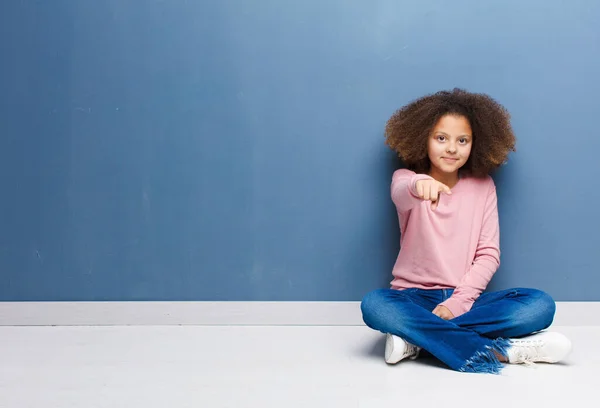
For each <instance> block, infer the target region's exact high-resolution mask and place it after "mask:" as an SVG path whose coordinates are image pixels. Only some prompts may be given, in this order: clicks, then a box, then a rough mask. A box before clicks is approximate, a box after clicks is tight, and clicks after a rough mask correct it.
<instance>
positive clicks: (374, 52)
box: [0, 0, 600, 300]
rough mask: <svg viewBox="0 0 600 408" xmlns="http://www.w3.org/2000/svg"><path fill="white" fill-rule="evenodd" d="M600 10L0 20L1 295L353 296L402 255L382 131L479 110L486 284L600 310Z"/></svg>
mask: <svg viewBox="0 0 600 408" xmlns="http://www.w3.org/2000/svg"><path fill="white" fill-rule="evenodd" d="M598 16H600V3H599V2H597V1H594V0H588V1H573V2H564V1H541V0H536V1H527V2H524V1H516V0H513V1H493V2H492V1H485V2H481V1H475V0H472V1H466V0H463V1H454V2H452V4H451V5H450V4H449V3H448V2H446V1H441V0H438V1H427V2H415V1H407V0H404V1H398V0H387V1H369V2H348V1H343V0H318V1H317V0H307V1H302V2H293V3H292V2H281V1H276V0H271V1H267V0H259V1H242V0H230V1H218V0H213V1H191V0H189V1H184V0H178V1H176V0H170V1H168V0H165V1H150V0H148V1H132V0H129V1H123V0H98V1H92V0H85V1H84V0H78V1H76V0H71V1H67V0H55V1H51V2H50V1H33V0H29V1H27V0H24V1H17V0H5V1H2V2H1V3H0V32H1V34H2V35H1V36H0V47H1V48H0V50H1V55H0V60H1V64H0V177H1V184H0V185H1V188H2V196H1V197H2V198H1V200H0V300H142V299H143V300H359V299H360V298H361V296H362V295H363V294H364V293H365V292H366V291H368V290H371V289H373V288H376V287H381V286H387V284H388V282H389V281H390V279H391V275H390V273H391V268H392V265H393V262H394V259H395V257H396V253H397V250H398V239H399V236H398V225H397V219H396V215H395V212H394V208H393V206H392V203H391V201H390V198H389V182H390V178H391V174H392V172H393V170H394V169H395V168H396V166H397V165H398V163H397V161H396V159H395V157H394V155H393V153H392V152H390V151H388V150H387V148H386V147H385V146H384V143H383V142H384V139H383V126H384V124H385V121H386V120H387V118H388V117H389V116H390V115H391V114H392V112H393V111H394V110H395V109H397V108H399V107H400V106H401V105H403V104H405V103H406V102H408V101H409V100H411V99H413V98H416V97H418V96H421V95H422V94H424V93H429V92H433V91H437V90H439V89H445V88H452V87H455V86H459V87H464V88H467V89H469V90H472V91H477V92H487V93H490V94H492V95H493V96H494V97H496V98H497V99H498V100H499V101H500V102H502V103H503V104H505V105H506V106H507V108H509V109H510V111H511V112H512V114H513V120H514V126H515V130H516V133H517V136H518V152H517V153H516V154H514V155H513V156H512V158H511V161H510V163H509V164H508V165H507V166H506V167H505V168H504V169H503V170H502V171H501V172H500V173H499V174H498V175H497V176H496V180H497V185H498V192H499V206H500V217H501V227H502V238H501V239H502V250H503V258H502V262H503V263H502V267H501V269H500V271H499V272H498V274H497V275H496V277H495V279H494V281H493V288H502V287H507V286H535V287H539V288H542V289H544V290H547V291H549V292H550V293H551V294H552V295H553V296H555V298H556V299H557V300H600V291H599V290H598V287H599V285H600V274H598V271H599V269H598V253H597V252H596V251H597V250H598V247H599V245H600V239H599V236H598V231H599V230H600V212H599V211H598V210H597V208H596V207H597V205H598V203H599V202H600V193H599V188H598V187H599V186H600V183H599V182H598V177H599V176H600V164H599V162H598V152H600V136H599V133H598V128H599V126H598V123H597V120H598V116H599V113H598V109H599V106H600V105H599V104H598V95H600V81H599V80H598V73H599V72H600V49H599V48H600V45H599V44H600V26H599V25H598V24H597V17H598Z"/></svg>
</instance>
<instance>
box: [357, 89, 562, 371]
mask: <svg viewBox="0 0 600 408" xmlns="http://www.w3.org/2000/svg"><path fill="white" fill-rule="evenodd" d="M385 134H386V143H387V144H388V145H389V146H390V148H392V149H393V150H395V151H396V152H397V153H398V154H399V156H400V158H401V159H402V160H403V162H404V163H405V164H406V166H407V169H400V170H396V172H395V173H394V175H393V177H392V183H391V198H392V201H393V202H394V204H395V206H396V209H397V212H398V219H399V221H400V232H401V239H400V245H401V250H400V253H399V254H398V258H397V260H396V263H395V265H394V268H393V271H392V275H393V277H394V278H393V280H392V282H391V288H390V289H379V290H375V291H373V292H371V293H368V294H367V295H366V296H365V297H364V299H363V300H362V303H361V310H362V314H363V319H364V321H365V323H366V324H367V326H369V327H371V328H372V329H375V330H378V331H381V332H383V333H386V335H387V338H386V349H385V361H386V362H387V363H389V364H395V363H397V362H399V361H401V360H403V359H405V358H416V357H417V355H418V353H419V351H420V350H421V349H424V350H427V351H428V352H429V353H431V354H433V355H434V356H435V357H436V358H438V359H439V360H441V361H442V362H443V363H445V364H446V365H448V366H449V367H450V368H451V369H453V370H457V371H463V372H484V373H498V372H500V370H501V368H502V367H503V363H514V364H516V363H533V362H547V363H554V362H558V361H560V360H562V359H564V358H565V357H566V356H567V355H568V353H569V352H570V350H571V343H570V341H569V340H568V339H567V338H566V337H565V336H563V335H561V334H559V333H553V332H540V331H541V330H544V329H546V328H547V327H549V326H550V324H551V323H552V321H553V319H554V313H555V303H554V301H553V300H552V298H551V297H550V296H549V295H548V294H546V293H544V292H542V291H540V290H536V289H525V288H517V289H509V290H503V291H500V292H491V293H482V292H483V291H484V290H485V288H486V286H487V284H488V282H489V281H490V279H491V278H492V276H493V275H494V273H495V272H496V270H497V269H498V266H499V265H500V249H499V241H500V234H499V226H498V209H497V201H496V188H495V185H494V182H493V180H492V178H491V177H490V175H489V174H490V173H491V172H492V170H494V169H496V168H498V167H499V166H501V165H502V164H503V163H505V161H506V159H507V156H508V154H509V152H510V151H514V150H515V148H514V146H515V137H514V134H513V130H512V128H511V125H510V116H509V114H508V112H507V111H506V110H505V109H504V107H502V106H501V105H500V104H498V103H497V102H496V101H494V100H493V99H492V98H490V97H489V96H487V95H483V94H473V93H469V92H466V91H463V90H460V89H455V90H453V91H451V92H448V91H444V92H438V93H436V94H433V95H428V96H425V97H422V98H420V99H418V100H416V101H413V102H412V103H410V104H408V105H407V106H405V107H403V108H402V109H400V110H398V111H397V112H396V113H395V114H394V115H393V116H392V117H391V118H390V120H389V121H388V123H387V126H386V132H385ZM536 332H539V333H536ZM533 333H535V334H533Z"/></svg>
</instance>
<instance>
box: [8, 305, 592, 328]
mask: <svg viewBox="0 0 600 408" xmlns="http://www.w3.org/2000/svg"><path fill="white" fill-rule="evenodd" d="M363 324H364V323H363V321H362V318H361V313H360V303H359V302H0V326H87V325H91V326H105V325H109V326H114V325H265V326H272V325H311V326H312V325H316V326H323V325H326V326H360V325H363ZM553 325H555V326H600V302H557V311H556V317H555V320H554V323H553Z"/></svg>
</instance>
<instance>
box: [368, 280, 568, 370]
mask: <svg viewBox="0 0 600 408" xmlns="http://www.w3.org/2000/svg"><path fill="white" fill-rule="evenodd" d="M452 293H453V289H435V290H425V289H416V288H412V289H404V290H395V289H378V290H374V291H372V292H370V293H368V294H367V295H366V296H365V297H364V298H363V300H362V303H361V310H362V315H363V320H364V322H365V323H366V324H367V326H369V327H370V328H372V329H374V330H378V331H380V332H382V333H391V334H394V335H396V336H400V337H402V338H403V339H404V340H406V341H408V342H409V343H412V344H414V345H416V346H418V347H421V348H423V349H424V350H426V351H428V352H429V353H431V354H432V355H433V356H435V357H436V358H437V359H439V360H441V361H442V362H443V363H444V364H446V365H447V366H448V367H450V368H451V369H453V370H457V371H463V372H484V373H498V372H500V370H501V369H502V367H503V366H502V363H501V362H500V361H499V360H498V358H497V357H496V355H495V353H494V352H497V353H499V354H500V355H503V356H506V350H507V348H508V347H510V342H509V338H515V337H522V336H526V335H529V334H532V333H534V332H537V331H540V330H543V329H546V328H547V327H549V326H550V325H551V324H552V321H553V319H554V313H555V311H556V305H555V303H554V300H553V299H552V298H551V297H550V296H549V295H548V294H546V293H544V292H542V291H540V290H536V289H525V288H515V289H508V290H503V291H499V292H489V293H482V294H481V296H480V297H479V298H478V299H477V300H476V301H475V303H474V304H473V306H472V308H471V310H470V311H468V312H467V313H465V314H463V315H461V316H458V317H456V318H454V319H452V320H443V319H442V318H440V317H438V316H436V315H434V314H433V313H431V312H432V310H433V309H434V308H435V307H436V306H437V305H438V304H440V303H441V302H443V301H444V300H446V299H448V297H450V296H452Z"/></svg>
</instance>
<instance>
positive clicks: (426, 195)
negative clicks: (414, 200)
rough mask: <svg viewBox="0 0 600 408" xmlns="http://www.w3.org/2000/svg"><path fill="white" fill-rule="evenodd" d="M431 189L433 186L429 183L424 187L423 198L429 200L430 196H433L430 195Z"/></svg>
mask: <svg viewBox="0 0 600 408" xmlns="http://www.w3.org/2000/svg"><path fill="white" fill-rule="evenodd" d="M430 190H431V187H430V186H429V185H428V186H425V187H424V188H423V199H424V200H429V198H430V197H431V195H430V192H431V191H430Z"/></svg>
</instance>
